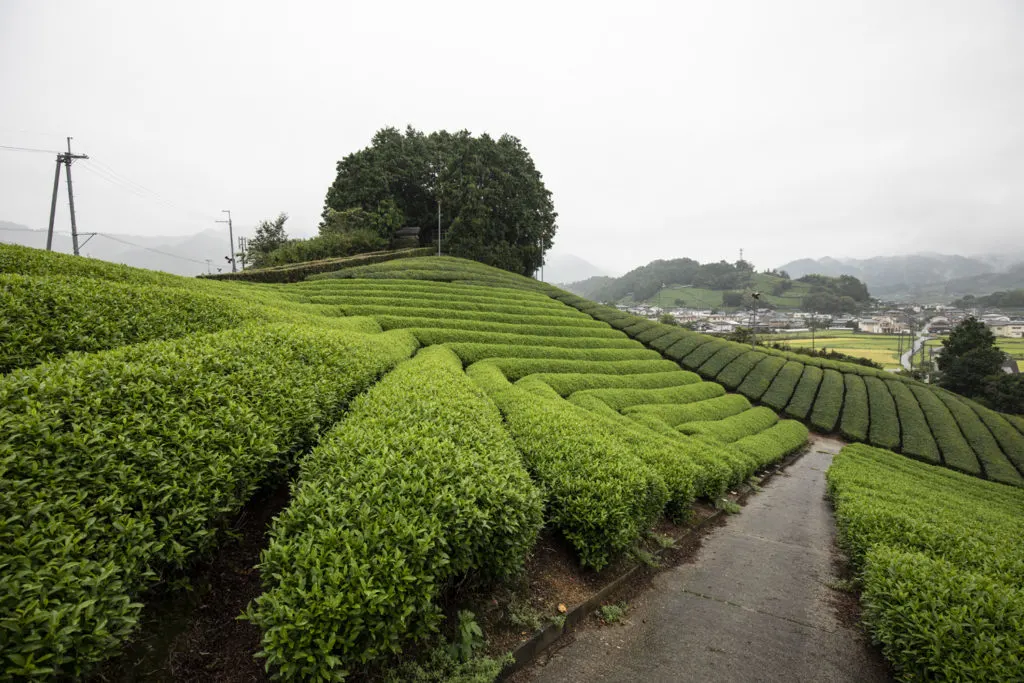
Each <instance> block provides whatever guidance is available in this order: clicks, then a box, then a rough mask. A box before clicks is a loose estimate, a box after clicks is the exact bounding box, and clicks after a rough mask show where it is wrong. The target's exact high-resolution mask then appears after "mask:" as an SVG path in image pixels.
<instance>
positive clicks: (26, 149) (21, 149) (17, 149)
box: [0, 145, 63, 154]
mask: <svg viewBox="0 0 1024 683" xmlns="http://www.w3.org/2000/svg"><path fill="white" fill-rule="evenodd" d="M0 149H8V150H11V151H12V152H43V153H45V154H63V152H59V151H57V150H55V149H37V148H36V147H14V146H13V145H0Z"/></svg>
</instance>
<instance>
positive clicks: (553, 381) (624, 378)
mask: <svg viewBox="0 0 1024 683" xmlns="http://www.w3.org/2000/svg"><path fill="white" fill-rule="evenodd" d="M531 378H535V379H538V380H541V381H543V382H544V383H545V384H547V385H548V386H550V387H551V388H552V389H554V390H555V391H557V392H558V393H559V394H560V395H561V396H569V395H571V394H574V393H575V392H577V391H584V390H587V389H662V388H667V387H678V386H681V385H684V384H693V381H694V380H693V373H690V372H683V371H681V370H679V369H678V368H674V369H673V370H672V371H670V372H647V373H640V374H635V375H607V374H597V373H583V372H565V373H546V372H544V373H538V374H536V375H532V376H531Z"/></svg>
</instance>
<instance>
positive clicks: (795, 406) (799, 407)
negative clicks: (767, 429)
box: [786, 365, 825, 420]
mask: <svg viewBox="0 0 1024 683" xmlns="http://www.w3.org/2000/svg"><path fill="white" fill-rule="evenodd" d="M824 376H825V371H824V370H822V369H821V368H817V367H814V366H813V365H805V366H804V370H803V373H801V375H800V381H799V382H798V383H797V385H796V389H795V390H794V391H793V398H791V399H790V400H789V405H787V406H786V415H789V416H790V417H794V418H796V419H798V420H804V419H807V416H808V415H810V413H811V409H812V408H813V407H814V400H815V399H816V398H818V388H819V387H820V386H821V380H822V377H824Z"/></svg>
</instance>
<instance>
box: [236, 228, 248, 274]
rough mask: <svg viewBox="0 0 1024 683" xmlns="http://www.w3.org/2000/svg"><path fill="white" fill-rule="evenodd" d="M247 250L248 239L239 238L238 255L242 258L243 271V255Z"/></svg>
mask: <svg viewBox="0 0 1024 683" xmlns="http://www.w3.org/2000/svg"><path fill="white" fill-rule="evenodd" d="M248 250H249V238H248V237H244V236H239V238H238V255H239V256H241V257H242V270H245V254H246V252H247V251H248Z"/></svg>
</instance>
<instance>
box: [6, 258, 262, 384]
mask: <svg viewBox="0 0 1024 683" xmlns="http://www.w3.org/2000/svg"><path fill="white" fill-rule="evenodd" d="M0 309H2V310H3V311H4V322H3V324H2V325H0V372H9V371H11V370H13V369H15V368H24V367H30V366H32V365H35V364H37V363H41V362H43V361H45V360H48V359H52V358H58V357H60V356H63V355H64V354H66V353H70V352H72V351H85V352H92V351H104V350H106V349H112V348H116V347H118V346H124V345H125V344H134V343H137V342H142V341H149V340H151V339H169V338H172V337H182V336H184V335H186V334H191V333H193V332H216V331H219V330H223V329H227V328H230V327H235V326H237V325H240V324H241V323H242V322H244V321H246V320H252V319H254V318H257V317H259V313H258V312H257V311H255V310H254V307H252V306H247V305H245V304H243V303H240V302H234V301H230V300H227V299H225V298H222V297H217V296H213V295H210V294H205V293H203V292H198V291H193V290H189V289H185V288H182V287H159V286H155V285H143V284H125V283H121V282H113V281H105V280H93V281H91V282H89V283H88V285H87V286H85V285H83V282H82V280H80V279H79V280H73V279H64V278H58V277H49V278H43V277H35V276H31V277H25V276H22V275H0Z"/></svg>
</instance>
